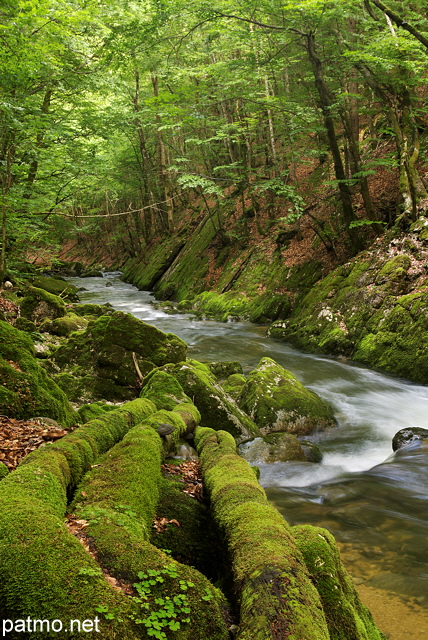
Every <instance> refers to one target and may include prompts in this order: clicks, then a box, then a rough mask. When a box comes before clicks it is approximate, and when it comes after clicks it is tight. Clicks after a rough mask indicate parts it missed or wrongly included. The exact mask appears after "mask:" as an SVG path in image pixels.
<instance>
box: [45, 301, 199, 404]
mask: <svg viewBox="0 0 428 640" xmlns="http://www.w3.org/2000/svg"><path fill="white" fill-rule="evenodd" d="M186 351H187V345H186V344H185V342H183V340H181V339H180V338H178V337H177V336H175V335H173V334H172V333H168V334H165V333H163V332H162V331H160V330H159V329H156V328H155V327H152V326H151V325H148V324H146V323H145V322H142V321H141V320H138V319H137V318H134V317H133V316H131V315H130V314H127V313H122V312H120V311H116V312H114V313H112V314H111V315H109V316H101V317H100V318H98V319H96V320H94V321H92V322H90V323H89V324H88V327H87V329H86V330H85V331H83V332H80V333H73V334H71V336H70V338H69V340H68V341H67V343H66V344H65V345H62V346H60V347H59V348H58V349H57V351H56V352H55V353H54V355H53V361H54V365H55V366H56V367H59V368H61V369H62V374H67V375H69V376H71V377H72V378H73V379H74V382H72V381H71V380H70V382H71V384H70V385H69V387H68V389H69V390H68V393H69V397H70V399H72V400H76V401H78V400H79V399H80V394H81V393H82V391H83V392H84V399H85V400H86V401H87V402H88V401H90V400H97V399H104V400H126V399H130V398H132V397H135V396H136V395H137V393H138V388H139V386H140V384H141V382H140V377H139V374H138V372H137V367H136V364H135V363H137V365H138V368H139V370H140V372H141V373H142V375H143V376H144V375H146V374H147V373H148V372H149V371H151V370H152V369H153V368H154V367H155V366H161V365H163V364H166V363H167V362H179V361H180V360H184V358H185V357H186ZM52 369H53V370H54V367H53V368H52ZM58 381H59V383H60V378H58ZM64 382H65V384H64V385H63V388H64V389H65V390H66V386H67V381H64Z"/></svg>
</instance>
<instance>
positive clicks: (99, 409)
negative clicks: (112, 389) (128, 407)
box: [77, 400, 117, 422]
mask: <svg viewBox="0 0 428 640" xmlns="http://www.w3.org/2000/svg"><path fill="white" fill-rule="evenodd" d="M116 408H117V407H115V405H114V404H107V403H106V402H102V401H101V400H100V401H99V402H93V403H92V404H84V405H82V406H81V407H79V408H78V410H77V415H78V416H79V422H89V421H90V420H94V419H95V418H98V417H99V416H102V415H103V414H104V413H106V412H108V411H114V409H116Z"/></svg>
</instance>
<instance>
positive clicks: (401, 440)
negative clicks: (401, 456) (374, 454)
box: [392, 427, 428, 451]
mask: <svg viewBox="0 0 428 640" xmlns="http://www.w3.org/2000/svg"><path fill="white" fill-rule="evenodd" d="M426 442H428V429H424V428H423V427H407V428H405V429H400V431H397V433H396V434H395V435H394V437H393V439H392V450H393V451H398V450H399V449H402V448H403V447H407V446H409V445H413V446H415V445H416V446H417V445H421V444H422V443H424V444H425V443H426Z"/></svg>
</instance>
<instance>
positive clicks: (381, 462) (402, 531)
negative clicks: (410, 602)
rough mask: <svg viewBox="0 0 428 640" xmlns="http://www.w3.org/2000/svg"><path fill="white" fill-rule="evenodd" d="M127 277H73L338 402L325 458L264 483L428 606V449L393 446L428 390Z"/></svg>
mask: <svg viewBox="0 0 428 640" xmlns="http://www.w3.org/2000/svg"><path fill="white" fill-rule="evenodd" d="M119 275H120V274H111V275H109V276H108V277H106V278H85V279H84V280H82V279H78V278H71V279H70V280H71V281H72V282H73V283H74V284H76V285H77V286H79V287H80V286H83V287H85V288H86V289H87V291H82V292H81V299H82V302H96V303H99V304H103V303H106V302H110V303H111V304H112V305H113V306H114V308H116V309H119V310H122V311H126V312H129V313H133V314H134V315H135V316H136V317H137V318H140V319H141V320H144V321H145V322H149V323H151V324H154V325H155V326H157V327H158V328H159V329H162V330H163V331H167V332H173V333H175V334H176V335H179V336H180V337H181V338H183V339H184V340H185V341H186V342H187V343H188V345H189V355H190V356H191V357H193V358H196V359H198V360H202V361H212V360H239V361H240V362H241V363H242V365H243V367H244V370H245V371H249V370H250V369H251V368H253V367H254V366H255V365H256V364H257V363H258V361H259V360H260V358H262V357H264V356H268V357H271V358H273V359H275V360H276V361H277V362H279V363H280V364H281V365H282V366H284V367H286V368H287V369H289V370H290V371H292V372H293V373H294V374H295V375H296V376H297V377H298V378H299V379H300V380H301V381H302V382H303V384H305V385H307V386H308V387H310V388H311V389H312V390H313V391H316V392H317V393H318V394H319V395H320V396H322V397H323V398H324V399H326V400H328V401H329V402H330V403H331V404H332V405H333V406H334V408H335V413H336V418H337V420H338V427H337V428H336V429H333V430H331V431H329V432H326V433H321V434H317V435H316V436H314V437H313V438H312V439H315V440H316V441H317V442H318V444H319V446H320V447H321V449H322V451H323V453H324V459H323V462H322V463H321V464H311V463H296V462H292V463H291V462H290V463H274V464H269V465H268V464H261V465H260V467H261V483H262V484H263V486H264V487H265V488H266V491H267V494H268V497H269V499H270V500H271V501H272V503H274V504H275V506H276V507H277V508H278V509H279V511H280V512H281V513H283V515H284V517H285V518H286V520H287V521H288V522H289V523H290V524H297V523H308V524H316V525H319V526H323V527H326V528H328V529H329V530H330V531H331V532H332V533H333V534H334V536H335V537H336V539H337V540H338V542H339V543H340V544H341V549H342V553H343V554H344V558H345V561H346V563H347V566H348V567H349V568H350V569H351V572H352V575H353V576H354V577H355V579H356V580H357V581H361V582H365V583H367V584H368V585H369V586H372V587H376V588H382V589H388V590H391V591H394V592H396V593H398V594H403V595H407V596H410V597H412V598H415V599H416V601H417V602H418V603H419V604H421V605H423V606H426V607H427V608H428V522H427V518H426V513H427V495H426V488H427V487H428V448H425V447H420V448H416V449H409V450H406V451H401V452H399V453H398V454H393V453H392V447H391V439H392V436H393V435H394V434H395V433H396V432H397V431H398V430H399V429H402V428H404V427H408V426H421V427H426V428H428V388H427V387H422V386H420V385H413V384H410V383H408V382H406V381H404V380H399V379H396V378H393V377H391V376H387V375H382V374H380V373H378V372H376V371H371V370H369V369H366V368H364V367H359V366H356V365H355V364H352V363H346V362H344V361H341V360H334V359H331V358H325V357H320V356H313V355H309V354H304V353H301V352H299V351H297V350H296V349H294V348H292V347H290V346H288V345H286V344H284V343H281V342H276V341H274V340H272V339H269V338H266V337H265V328H263V327H258V326H255V325H252V324H250V323H246V322H237V323H226V324H225V323H220V322H215V321H209V320H205V321H197V320H195V319H192V317H191V316H190V315H177V314H173V315H167V314H166V313H164V312H163V311H161V310H159V309H155V308H154V307H153V305H152V304H151V303H152V300H153V298H152V296H151V294H150V293H148V292H144V291H138V290H137V289H136V288H135V287H133V286H132V285H129V284H126V283H124V282H121V281H120V279H119ZM107 283H109V284H111V285H112V286H106V284H107ZM427 636H428V629H427Z"/></svg>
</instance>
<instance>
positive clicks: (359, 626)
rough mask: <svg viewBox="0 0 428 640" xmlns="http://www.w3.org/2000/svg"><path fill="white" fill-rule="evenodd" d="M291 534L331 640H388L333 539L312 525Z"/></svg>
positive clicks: (293, 528)
mask: <svg viewBox="0 0 428 640" xmlns="http://www.w3.org/2000/svg"><path fill="white" fill-rule="evenodd" d="M291 531H292V533H293V536H294V538H295V540H296V543H297V545H298V547H299V549H300V551H301V552H302V554H303V557H304V559H305V563H306V565H307V567H308V570H309V573H310V575H311V580H312V581H313V583H314V585H315V586H316V588H317V591H318V593H319V594H320V597H321V602H322V605H323V608H324V613H325V616H326V619H327V624H328V630H329V633H330V638H331V640H385V636H384V635H383V634H382V633H381V632H380V631H379V630H378V629H377V627H376V625H375V624H374V622H373V618H372V616H371V614H370V611H369V610H368V609H367V607H365V606H364V605H363V603H362V602H361V600H360V598H359V596H358V593H357V591H356V589H355V587H354V585H353V583H352V580H351V578H350V576H349V575H348V574H347V572H346V570H345V568H344V567H343V565H342V562H341V560H340V555H339V551H338V548H337V545H336V543H335V540H334V538H333V536H332V535H331V534H330V533H329V532H328V531H326V530H325V529H320V528H319V527H312V526H309V525H304V526H297V527H292V529H291Z"/></svg>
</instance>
